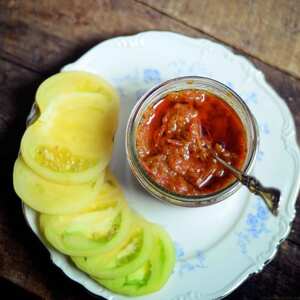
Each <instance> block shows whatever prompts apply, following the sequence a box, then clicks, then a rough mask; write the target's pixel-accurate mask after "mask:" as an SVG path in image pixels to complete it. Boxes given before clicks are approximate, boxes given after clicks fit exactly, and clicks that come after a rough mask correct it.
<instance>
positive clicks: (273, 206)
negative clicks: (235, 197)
mask: <svg viewBox="0 0 300 300" xmlns="http://www.w3.org/2000/svg"><path fill="white" fill-rule="evenodd" d="M214 157H215V159H216V160H217V161H218V162H220V163H221V164H222V165H223V166H225V167H226V168H227V169H229V170H230V172H231V173H232V174H233V175H234V176H235V177H236V178H237V179H238V180H239V181H240V182H241V183H242V184H243V185H245V186H246V187H247V188H248V189H249V191H250V192H251V193H253V194H255V195H258V196H260V197H261V198H262V199H263V200H264V202H265V203H266V205H267V207H268V208H269V210H270V211H271V213H272V214H273V215H274V216H277V215H278V206H279V201H280V195H281V192H280V190H278V189H276V188H271V187H264V186H263V185H262V184H261V183H260V182H259V181H258V180H257V179H256V178H255V177H253V176H248V175H245V174H243V173H242V172H241V171H239V170H237V169H236V168H234V167H233V166H231V165H230V164H228V163H227V162H226V161H225V160H223V159H221V158H220V157H219V156H217V155H214Z"/></svg>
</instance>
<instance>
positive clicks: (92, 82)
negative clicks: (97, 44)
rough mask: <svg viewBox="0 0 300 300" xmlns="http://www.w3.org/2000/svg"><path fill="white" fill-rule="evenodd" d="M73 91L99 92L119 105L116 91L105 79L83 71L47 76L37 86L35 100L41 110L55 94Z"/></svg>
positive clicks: (54, 97)
mask: <svg viewBox="0 0 300 300" xmlns="http://www.w3.org/2000/svg"><path fill="white" fill-rule="evenodd" d="M75 92H77V93H96V94H99V93H100V94H102V95H105V97H106V98H108V99H109V100H110V101H113V102H115V103H116V105H119V99H118V95H117V92H116V91H115V89H114V88H113V87H112V86H111V85H110V84H109V83H108V82H107V81H106V80H104V79H103V78H101V77H100V76H98V75H95V74H92V73H88V72H83V71H68V72H62V73H58V74H55V75H53V76H51V77H49V78H47V80H45V81H44V82H43V83H42V84H41V85H40V86H39V88H38V90H37V92H36V96H35V101H36V103H37V105H38V107H39V109H40V110H41V111H42V112H43V111H44V110H45V109H46V107H47V106H48V105H49V104H50V103H51V102H52V101H53V100H54V99H56V97H57V96H60V95H65V94H70V93H75Z"/></svg>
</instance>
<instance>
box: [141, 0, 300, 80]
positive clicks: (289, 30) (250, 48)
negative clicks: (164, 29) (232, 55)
mask: <svg viewBox="0 0 300 300" xmlns="http://www.w3.org/2000/svg"><path fill="white" fill-rule="evenodd" d="M139 2H141V3H145V4H147V5H149V6H150V7H152V8H155V9H157V10H158V11H160V12H162V13H164V14H166V15H168V16H172V17H174V18H175V19H176V20H179V21H181V22H183V23H184V24H187V25H189V26H191V27H192V28H195V29H198V30H200V31H201V32H203V33H205V34H208V35H210V36H212V37H214V38H216V39H218V40H220V41H222V42H225V43H227V44H229V45H231V46H234V47H235V48H236V49H238V50H242V51H244V52H245V53H248V54H250V55H252V56H254V57H256V58H259V59H260V60H262V61H264V62H266V63H268V64H270V65H272V66H276V67H278V68H280V69H281V70H284V71H286V72H289V73H291V74H293V75H295V76H297V77H300V18H299V15H300V5H299V1H298V0H264V1H262V0H248V1H246V0H245V1H241V0H229V1H219V0H202V1H198V0H190V1H176V0H139Z"/></svg>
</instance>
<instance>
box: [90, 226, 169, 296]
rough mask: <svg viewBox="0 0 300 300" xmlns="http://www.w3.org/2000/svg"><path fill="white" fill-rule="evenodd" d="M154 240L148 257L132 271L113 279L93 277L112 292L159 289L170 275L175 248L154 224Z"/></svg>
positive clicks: (134, 293)
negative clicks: (140, 265)
mask: <svg viewBox="0 0 300 300" xmlns="http://www.w3.org/2000/svg"><path fill="white" fill-rule="evenodd" d="M154 231H155V234H156V242H155V246H154V249H153V251H152V254H151V256H150V258H149V259H148V260H147V261H146V262H145V263H144V264H143V266H142V267H140V268H139V269H138V270H136V271H135V272H133V273H130V274H128V275H127V276H124V277H118V278H115V279H103V278H99V277H95V276H94V277H93V278H94V279H95V280H96V281H97V282H99V283H100V284H101V285H103V286H104V287H106V288H108V289H110V290H111V291H113V292H116V293H119V294H123V295H128V296H142V295H146V294H149V293H153V292H156V291H158V290H159V289H161V288H162V287H163V286H164V285H165V283H166V282H167V280H168V278H169V277H170V275H171V273H172V270H173V268H174V264H175V250H174V247H173V244H172V241H171V239H170V237H169V236H168V234H167V233H166V232H165V231H164V230H163V229H161V228H160V227H159V226H157V225H155V228H154Z"/></svg>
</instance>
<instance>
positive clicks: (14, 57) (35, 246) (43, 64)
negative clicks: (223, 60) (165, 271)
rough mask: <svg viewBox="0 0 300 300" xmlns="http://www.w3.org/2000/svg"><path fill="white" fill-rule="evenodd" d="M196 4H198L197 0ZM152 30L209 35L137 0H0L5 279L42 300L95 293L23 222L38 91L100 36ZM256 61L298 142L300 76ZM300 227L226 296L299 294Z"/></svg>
mask: <svg viewBox="0 0 300 300" xmlns="http://www.w3.org/2000/svg"><path fill="white" fill-rule="evenodd" d="M143 1H144V0H143ZM167 2H169V1H167ZM181 2H182V3H183V2H184V3H188V2H186V1H181ZM203 2H206V1H203ZM220 2H221V1H220ZM147 3H148V2H147ZM245 3H246V4H247V3H248V2H245ZM150 4H151V5H152V4H153V3H150ZM147 5H149V3H148V4H147ZM186 5H187V4H186ZM190 5H195V4H194V2H193V1H191V4H190ZM199 5H200V4H199ZM247 5H248V4H247ZM256 5H257V4H256ZM262 5H265V4H262ZM199 7H200V6H199ZM216 16H217V15H216ZM208 25H209V23H208ZM149 29H162V30H172V31H177V32H182V33H185V34H187V35H191V36H196V37H206V36H205V35H204V34H203V33H201V32H199V30H198V29H195V28H192V27H190V26H188V25H186V24H184V22H183V21H182V20H176V19H174V18H173V17H170V16H167V15H165V14H162V13H160V12H159V11H158V9H157V8H155V9H153V8H151V7H149V6H145V5H144V4H142V3H139V2H135V1H133V0H128V1H121V0H117V1H91V0H86V1H69V0H66V1H63V2H62V1H58V0H53V1H46V0H42V1H32V0H31V1H1V0H0V107H1V109H0V142H1V145H2V146H1V148H0V161H1V168H0V182H1V184H0V192H1V195H2V196H1V201H0V276H2V277H5V278H7V279H9V280H10V281H12V282H15V283H17V284H18V285H20V286H22V287H24V288H26V289H27V290H29V291H31V292H33V293H35V294H37V295H38V296H39V297H41V298H42V299H51V300H52V299H55V300H56V299H64V300H65V299H75V300H76V299H86V300H87V299H94V298H92V297H91V296H89V295H88V294H87V293H86V292H85V291H84V290H83V289H82V288H81V287H80V286H78V285H77V284H75V283H74V282H72V281H71V280H69V279H68V278H67V277H66V276H64V275H63V274H62V273H61V272H60V271H59V270H58V269H57V268H56V267H54V266H53V265H52V263H51V262H50V261H49V257H48V253H47V251H46V250H45V249H44V248H43V246H42V245H41V244H40V243H39V241H38V240H37V239H36V238H35V236H34V235H33V234H32V233H31V231H30V229H29V228H28V227H27V225H26V224H25V221H24V219H23V216H22V213H21V206H20V200H19V199H18V198H17V196H16V195H15V193H14V191H13V188H12V180H11V174H12V168H13V162H14V160H15V158H16V156H17V153H18V148H19V142H20V138H21V135H22V133H23V131H24V124H25V119H26V116H27V114H28V112H29V109H30V106H31V104H32V102H33V99H34V93H35V90H36V88H37V86H38V84H39V83H40V82H41V81H42V80H43V79H45V77H46V76H48V75H50V74H52V73H53V72H57V71H58V70H59V69H60V68H61V67H62V66H63V65H64V64H66V63H68V62H71V61H73V60H76V59H77V58H78V57H79V56H80V55H81V54H82V53H83V52H85V51H86V50H88V49H89V47H91V46H92V45H94V44H96V43H98V42H100V41H101V40H103V39H105V38H108V37H112V36H115V35H119V34H132V33H135V32H138V31H143V30H149ZM234 46H235V45H234ZM237 48H238V47H237ZM238 53H240V52H239V51H238ZM248 53H249V52H248ZM250 59H251V61H252V62H253V63H254V64H255V65H256V66H257V68H259V69H260V70H262V71H263V72H264V74H265V76H266V79H267V80H268V81H269V82H270V83H271V85H272V86H273V87H274V88H275V90H276V91H277V92H278V93H279V95H280V96H281V97H283V99H285V101H286V103H287V105H288V106H289V108H290V109H291V111H292V113H293V116H294V118H295V123H296V127H297V129H298V141H300V81H299V80H297V79H295V78H293V77H292V76H290V75H288V74H285V73H282V72H280V71H279V70H278V69H275V68H273V67H271V66H270V65H267V64H265V63H263V62H261V57H259V59H256V58H253V57H251V58H250ZM297 207H300V200H299V198H298V202H297ZM299 231H300V217H299V215H297V217H296V220H295V222H294V224H293V229H292V232H291V234H290V236H289V238H288V240H287V241H286V242H285V243H284V244H283V245H282V246H281V248H280V250H279V253H278V255H277V257H276V258H275V260H274V261H273V262H271V263H270V264H269V265H268V266H267V267H266V269H264V271H263V272H262V273H261V274H258V275H257V276H255V277H253V278H251V279H249V280H248V281H247V282H246V283H244V284H243V285H242V286H241V287H240V288H239V289H238V290H237V291H236V292H234V293H233V294H232V295H230V296H229V297H228V299H234V300H235V299H236V300H237V299H238V300H241V299H245V300H246V299H278V298H276V297H281V298H282V297H296V296H297V297H300V291H299V289H298V282H299V279H300V274H299V272H300V266H299V263H298V261H299V251H300V235H299ZM274 285H275V288H274ZM282 299H284V298H282ZM166 300H167V299H166Z"/></svg>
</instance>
